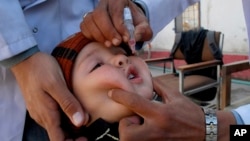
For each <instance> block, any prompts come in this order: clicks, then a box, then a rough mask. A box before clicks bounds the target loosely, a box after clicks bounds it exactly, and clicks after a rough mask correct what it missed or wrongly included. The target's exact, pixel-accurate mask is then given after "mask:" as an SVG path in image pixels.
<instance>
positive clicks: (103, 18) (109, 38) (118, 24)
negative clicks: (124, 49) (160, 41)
mask: <svg viewBox="0 0 250 141" xmlns="http://www.w3.org/2000/svg"><path fill="white" fill-rule="evenodd" d="M126 6H128V7H129V8H130V10H131V13H132V17H133V23H134V25H135V39H136V41H147V40H150V39H151V38H152V35H153V33H152V30H151V28H150V25H149V22H148V19H147V18H146V16H145V15H144V13H143V11H142V10H141V9H140V8H139V7H138V6H136V5H135V4H134V3H133V2H131V1H130V0H101V1H100V2H99V4H98V6H97V7H96V8H95V9H94V11H92V12H91V13H88V14H87V15H86V16H85V17H84V20H83V21H82V22H81V25H80V28H81V31H82V33H83V34H84V35H85V36H86V37H87V38H89V39H93V40H96V41H99V42H101V43H104V44H105V45H106V46H107V47H110V46H112V44H113V45H116V46H117V45H119V44H120V43H121V42H122V41H124V42H127V41H128V39H129V32H128V30H127V29H126V26H125V24H124V21H123V9H124V7H126Z"/></svg>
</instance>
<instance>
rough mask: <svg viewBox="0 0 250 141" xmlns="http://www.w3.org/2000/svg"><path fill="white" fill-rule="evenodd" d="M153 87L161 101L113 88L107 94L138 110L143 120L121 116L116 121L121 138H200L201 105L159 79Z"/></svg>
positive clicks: (149, 140)
mask: <svg viewBox="0 0 250 141" xmlns="http://www.w3.org/2000/svg"><path fill="white" fill-rule="evenodd" d="M153 84H154V89H155V90H156V92H157V94H159V95H161V96H162V98H163V102H162V103H160V102H155V101H149V100H147V99H145V98H142V97H141V96H139V95H137V94H132V93H128V92H125V91H122V90H117V89H116V90H112V91H111V92H110V93H109V96H110V97H111V98H112V99H113V100H115V101H117V102H118V103H121V104H123V105H125V106H126V107H128V108H129V109H131V110H132V111H134V112H135V113H137V114H138V115H139V116H141V117H142V118H143V119H144V122H143V123H142V124H138V123H136V122H131V120H129V119H128V118H124V119H122V120H121V121H120V124H119V133H120V140H121V141H138V140H140V141H152V140H154V141H166V140H172V141H184V140H185V141H201V140H204V139H205V121H204V113H203V111H202V109H201V108H200V107H199V106H197V105H196V104H194V103H193V102H191V101H190V100H189V99H187V98H186V97H185V96H183V95H181V94H180V93H179V92H178V91H175V90H173V89H171V88H169V87H166V86H165V85H163V84H162V83H161V82H160V81H158V80H153Z"/></svg>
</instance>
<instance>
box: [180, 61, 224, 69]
mask: <svg viewBox="0 0 250 141" xmlns="http://www.w3.org/2000/svg"><path fill="white" fill-rule="evenodd" d="M220 64H221V61H220V60H212V61H205V62H200V63H195V64H187V65H183V66H179V67H178V68H177V70H178V71H192V70H199V69H204V68H209V67H213V66H217V65H220Z"/></svg>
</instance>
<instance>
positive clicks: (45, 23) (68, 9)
mask: <svg viewBox="0 0 250 141" xmlns="http://www.w3.org/2000/svg"><path fill="white" fill-rule="evenodd" d="M143 1H145V3H146V4H147V5H148V8H149V15H150V24H151V26H152V28H153V31H154V35H156V33H157V32H159V31H160V30H161V29H162V28H163V27H164V26H165V25H166V24H168V23H169V22H170V21H171V20H172V19H173V18H174V17H175V16H177V15H178V14H180V13H181V12H182V11H183V10H184V9H185V8H186V7H187V6H188V5H190V4H192V3H194V2H196V1H198V0H182V1H178V0H157V1H155V0H143ZM97 2H98V0H9V1H8V0H5V1H1V4H0V11H1V12H0V21H1V22H0V60H4V59H7V58H10V57H12V56H14V55H16V54H19V53H21V52H23V51H25V50H27V49H29V48H30V47H33V46H34V45H38V47H39V49H40V50H41V51H43V52H47V53H50V52H51V51H52V50H53V47H55V45H56V44H57V43H59V42H60V41H61V40H63V39H65V38H66V37H68V36H69V35H71V34H72V33H75V32H77V31H79V30H80V29H79V24H80V22H81V20H82V15H83V14H84V13H86V12H89V11H91V10H93V8H94V7H95V6H96V4H97ZM156 9H157V10H156ZM24 121H25V104H24V101H23V98H22V95H21V93H20V90H19V88H18V85H17V83H16V81H15V78H14V76H13V74H12V73H11V72H10V70H9V69H6V68H3V67H0V138H1V141H21V140H22V134H23V127H24Z"/></svg>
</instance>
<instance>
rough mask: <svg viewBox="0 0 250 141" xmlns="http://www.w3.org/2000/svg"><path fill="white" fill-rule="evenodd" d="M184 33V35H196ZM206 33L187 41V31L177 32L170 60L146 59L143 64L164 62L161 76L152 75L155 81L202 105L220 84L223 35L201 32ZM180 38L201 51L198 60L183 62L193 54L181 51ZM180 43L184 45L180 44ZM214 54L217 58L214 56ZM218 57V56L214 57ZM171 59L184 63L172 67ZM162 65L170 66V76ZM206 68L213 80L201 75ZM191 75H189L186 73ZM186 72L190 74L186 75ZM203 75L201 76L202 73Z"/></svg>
mask: <svg viewBox="0 0 250 141" xmlns="http://www.w3.org/2000/svg"><path fill="white" fill-rule="evenodd" d="M196 31H200V30H195V31H188V32H196ZM203 31H204V30H203ZM205 31H206V33H203V35H200V34H201V32H199V33H198V34H196V35H195V36H194V39H192V38H190V37H189V35H188V34H187V32H185V33H177V34H176V37H175V43H174V45H173V48H172V50H171V53H170V57H164V58H154V59H146V60H145V62H146V63H147V64H148V65H150V64H154V63H159V62H163V63H164V68H163V71H164V74H163V75H160V76H156V77H155V79H159V81H162V82H163V83H164V84H166V85H168V86H170V87H173V88H176V89H179V91H180V93H182V94H184V95H186V96H188V97H190V98H191V99H192V100H194V101H195V102H197V103H199V104H201V105H204V104H206V103H207V102H210V101H212V100H213V99H214V98H215V96H216V94H217V93H218V92H219V85H220V69H221V65H222V64H223V62H222V48H223V40H224V35H223V34H222V33H221V32H215V31H210V30H205ZM184 35H186V37H188V39H189V38H190V40H191V41H190V44H191V43H193V46H194V48H198V47H200V48H202V49H201V51H200V53H199V54H195V55H197V56H200V59H199V61H196V60H195V63H192V64H190V60H189V61H187V57H190V56H191V57H192V56H194V54H193V53H191V55H190V54H188V53H189V51H186V52H185V51H183V50H185V49H186V47H187V46H186V44H185V40H187V39H185V38H186V37H185V38H184ZM201 36H205V37H204V40H203V41H202V43H198V41H197V40H198V39H201ZM183 41H184V44H183ZM215 54H217V57H215ZM218 55H219V56H220V57H219V58H218ZM175 60H185V61H186V62H187V64H186V65H182V66H178V67H175ZM166 63H170V64H171V73H167V74H165V69H166ZM207 69H210V70H211V71H214V78H211V76H207V75H206V74H205V75H204V72H205V73H206V72H209V73H210V70H208V71H207ZM190 72H191V73H190ZM188 73H190V74H188ZM202 73H203V74H202Z"/></svg>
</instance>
